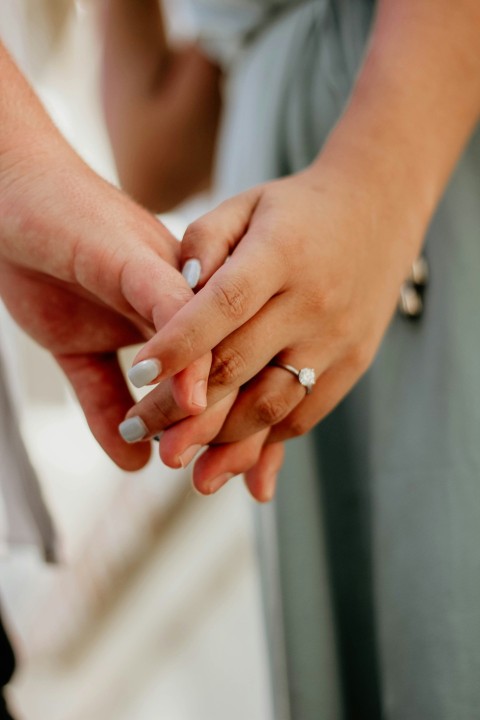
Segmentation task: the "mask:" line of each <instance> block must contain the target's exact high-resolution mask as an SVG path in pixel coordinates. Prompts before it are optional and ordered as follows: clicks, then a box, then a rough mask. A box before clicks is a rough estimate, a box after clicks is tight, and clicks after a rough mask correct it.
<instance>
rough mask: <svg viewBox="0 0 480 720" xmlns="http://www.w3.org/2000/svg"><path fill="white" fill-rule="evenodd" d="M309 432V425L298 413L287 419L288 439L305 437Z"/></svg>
mask: <svg viewBox="0 0 480 720" xmlns="http://www.w3.org/2000/svg"><path fill="white" fill-rule="evenodd" d="M309 430H310V423H309V421H308V419H307V418H306V417H304V416H303V415H301V414H300V413H292V415H291V416H290V417H289V419H288V431H289V435H290V437H299V436H300V435H305V434H306V433H307V432H308V431H309Z"/></svg>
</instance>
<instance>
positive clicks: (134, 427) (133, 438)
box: [118, 415, 148, 443]
mask: <svg viewBox="0 0 480 720" xmlns="http://www.w3.org/2000/svg"><path fill="white" fill-rule="evenodd" d="M118 432H119V433H120V435H121V436H122V438H123V439H124V440H125V442H127V443H136V442H139V440H143V439H144V438H145V437H146V436H147V435H148V430H147V426H146V425H145V423H144V422H143V420H142V418H141V417H139V416H138V415H135V416H134V417H131V418H128V420H124V421H123V422H122V423H120V425H119V426H118Z"/></svg>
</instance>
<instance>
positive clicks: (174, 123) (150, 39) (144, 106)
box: [102, 0, 221, 212]
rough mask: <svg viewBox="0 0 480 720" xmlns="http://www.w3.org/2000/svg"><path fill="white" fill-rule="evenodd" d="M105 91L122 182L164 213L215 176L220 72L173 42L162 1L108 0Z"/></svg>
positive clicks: (105, 12) (141, 200) (105, 7)
mask: <svg viewBox="0 0 480 720" xmlns="http://www.w3.org/2000/svg"><path fill="white" fill-rule="evenodd" d="M102 25H103V28H104V30H103V34H104V53H103V73H102V90H103V91H102V95H103V104H104V108H105V118H106V122H107V127H108V131H109V135H110V140H111V143H112V148H113V151H114V155H115V160H116V163H117V169H118V173H119V177H120V180H121V183H122V187H123V188H124V189H125V190H126V191H127V192H128V193H129V194H130V195H131V196H132V197H133V198H134V199H135V200H137V201H138V202H139V203H141V204H142V205H144V206H145V207H147V208H148V209H149V210H152V211H155V212H165V211H167V210H170V209H171V208H172V207H175V206H176V205H178V204H179V203H180V202H181V201H182V200H185V199H186V198H188V197H189V196H190V195H193V194H194V193H196V192H199V191H200V190H203V189H205V188H206V187H207V186H208V185H209V183H210V179H211V173H212V167H213V161H214V153H215V145H216V138H217V129H218V121H219V116H220V106H221V100H220V80H221V78H220V70H219V68H218V67H217V66H216V65H214V64H213V63H212V62H211V61H210V60H208V59H207V58H206V57H205V55H204V54H203V53H202V52H201V51H200V49H199V48H198V47H196V46H195V45H189V46H187V47H183V48H172V47H170V46H169V44H168V42H167V39H166V36H165V31H164V25H163V20H162V14H161V9H160V5H159V2H158V0H142V2H140V3H139V2H136V1H135V0H105V1H104V5H103V18H102Z"/></svg>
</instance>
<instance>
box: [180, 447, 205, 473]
mask: <svg viewBox="0 0 480 720" xmlns="http://www.w3.org/2000/svg"><path fill="white" fill-rule="evenodd" d="M201 449H202V446H201V445H191V447H189V448H187V449H186V450H184V451H183V453H182V454H181V455H179V456H178V462H179V463H180V465H181V466H182V468H186V467H187V465H190V463H191V462H192V460H193V458H194V457H195V455H196V454H197V453H198V451H199V450H201Z"/></svg>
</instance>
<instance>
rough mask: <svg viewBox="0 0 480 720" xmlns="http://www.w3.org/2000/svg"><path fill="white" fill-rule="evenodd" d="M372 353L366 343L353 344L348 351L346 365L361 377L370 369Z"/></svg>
mask: <svg viewBox="0 0 480 720" xmlns="http://www.w3.org/2000/svg"><path fill="white" fill-rule="evenodd" d="M373 356H374V353H373V351H372V349H371V347H370V345H369V344H368V343H366V342H358V343H354V344H353V345H351V346H350V348H349V351H348V356H347V357H348V364H349V366H350V368H351V369H352V371H353V372H354V373H355V374H357V375H363V373H365V372H366V371H367V370H368V368H369V367H370V365H371V363H372V360H373Z"/></svg>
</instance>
